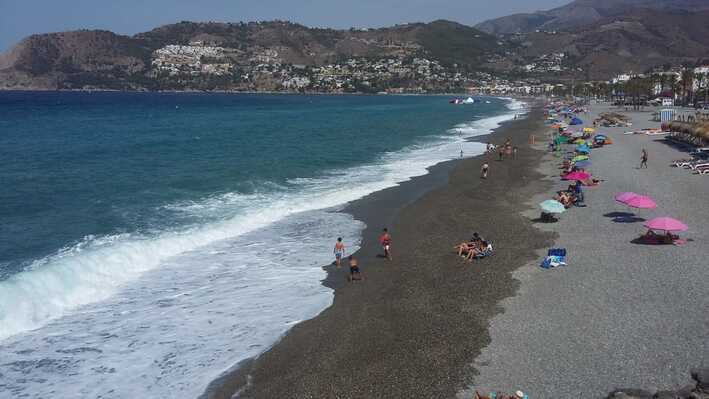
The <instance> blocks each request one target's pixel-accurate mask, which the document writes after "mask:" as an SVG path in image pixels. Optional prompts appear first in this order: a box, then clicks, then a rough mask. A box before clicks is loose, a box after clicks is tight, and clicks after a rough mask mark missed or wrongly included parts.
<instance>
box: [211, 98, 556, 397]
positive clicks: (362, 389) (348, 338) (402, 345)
mask: <svg viewBox="0 0 709 399" xmlns="http://www.w3.org/2000/svg"><path fill="white" fill-rule="evenodd" d="M541 121H542V118H541V108H540V104H539V103H538V102H535V103H534V106H533V107H532V108H531V111H530V113H529V114H528V116H527V117H526V118H520V119H518V120H514V121H508V122H504V123H503V124H502V125H501V126H500V127H498V128H497V129H495V131H494V132H493V133H492V134H491V135H489V136H480V137H475V138H474V141H480V142H486V141H490V142H493V143H496V144H502V143H503V142H504V141H506V140H508V139H509V140H511V141H512V144H513V145H515V146H517V147H519V149H520V150H519V154H518V156H517V159H512V158H511V157H509V158H506V159H505V160H504V161H502V162H500V161H497V160H496V159H497V154H485V155H481V156H477V157H474V158H470V159H464V160H459V161H449V162H445V163H442V164H439V165H436V166H434V167H432V168H430V173H429V174H427V175H425V176H422V177H419V178H415V179H413V180H412V181H410V182H406V183H403V184H401V185H400V186H398V187H394V188H390V189H387V190H383V191H381V192H377V193H374V194H372V195H369V196H367V197H365V198H363V199H361V200H358V201H355V202H354V203H353V204H351V205H350V206H349V207H348V209H346V211H347V212H350V213H352V214H353V215H354V216H355V218H356V219H358V220H362V221H364V222H365V223H366V225H367V228H366V229H365V231H364V232H363V242H362V247H361V249H360V251H358V252H357V253H356V254H355V255H356V256H357V258H358V259H359V260H360V265H361V267H362V269H363V272H364V273H365V275H366V281H364V282H361V283H357V284H347V283H346V282H345V281H346V278H345V274H346V271H345V270H344V269H345V268H343V270H337V269H335V268H334V267H333V266H327V267H326V270H327V271H328V278H327V279H326V281H324V284H326V285H327V286H329V287H332V288H334V289H335V298H334V301H333V304H332V305H331V306H330V307H329V308H327V309H326V310H324V311H323V312H322V313H321V314H320V315H318V316H317V317H315V318H314V319H311V320H308V321H305V322H302V323H300V324H298V325H296V326H295V327H294V328H293V329H291V330H290V331H289V332H288V333H287V334H286V335H285V336H284V337H283V338H282V339H281V341H280V342H278V343H276V344H275V345H274V346H273V347H272V348H271V349H270V350H268V351H267V352H265V353H264V354H262V355H261V356H259V357H258V358H256V359H251V360H248V361H245V362H242V363H241V364H239V365H238V366H237V368H236V370H235V371H233V372H231V373H227V374H226V375H225V376H223V377H222V378H220V379H218V380H217V381H215V382H214V383H213V384H212V385H211V386H210V387H209V388H208V390H207V392H206V393H205V397H207V398H228V397H231V396H232V395H233V394H234V393H237V392H238V393H239V397H243V398H266V397H269V398H270V397H293V398H300V397H454V396H455V394H456V392H458V391H459V390H460V389H463V388H464V387H465V386H467V384H469V383H471V381H472V377H473V375H474V370H473V369H472V366H471V364H470V362H471V361H472V359H474V358H475V357H476V356H477V354H479V353H480V350H481V349H482V348H483V347H485V346H486V345H487V344H488V343H489V340H490V338H489V335H488V331H487V325H488V320H489V319H490V318H491V317H493V316H494V315H495V314H497V313H498V312H499V311H500V308H499V305H498V303H499V301H500V300H502V299H504V298H506V297H509V296H512V295H514V292H515V291H516V289H517V288H518V283H517V281H515V280H514V279H512V277H511V272H512V271H513V270H515V269H516V268H518V267H520V266H522V265H524V264H525V263H526V262H527V261H529V260H531V259H535V258H536V256H537V251H538V250H540V249H541V248H544V247H546V246H548V245H550V244H551V242H552V240H553V237H554V235H553V234H548V233H542V232H540V231H538V230H537V229H536V228H535V227H534V226H533V224H532V222H531V221H530V220H529V219H527V218H525V217H523V216H522V215H521V214H520V213H519V211H520V209H524V208H526V207H528V206H529V204H526V202H527V199H528V198H529V197H530V196H533V195H535V194H538V193H540V192H542V191H544V190H546V189H548V183H546V182H543V181H542V180H541V178H542V177H543V176H541V175H540V174H538V173H537V172H534V170H535V169H536V165H537V164H538V162H539V161H540V159H541V154H542V151H540V150H537V149H534V148H532V147H531V146H529V145H528V139H529V135H530V134H535V135H536V136H537V137H541V135H542V133H543V125H542V123H541ZM483 163H489V164H490V172H489V177H488V179H480V174H479V170H480V167H481V165H482V164H483ZM471 171H472V172H471ZM384 226H389V227H390V231H391V232H392V235H393V246H392V248H393V254H394V260H393V261H391V262H389V261H387V260H384V259H382V258H380V257H378V254H379V252H381V250H380V248H379V244H378V242H377V239H376V236H377V234H379V233H380V231H381V228H382V227H384ZM473 232H480V234H481V235H483V236H485V237H487V238H488V239H490V240H491V241H493V242H494V244H495V250H496V253H495V255H494V256H492V257H490V258H488V259H483V260H482V261H477V262H475V263H473V264H469V263H466V262H464V261H462V260H461V259H460V258H458V257H457V256H455V254H454V253H452V251H451V250H450V248H451V247H452V246H453V245H455V244H457V243H458V242H460V241H461V240H465V239H466V238H467V237H469V236H470V235H471V234H472V233H473Z"/></svg>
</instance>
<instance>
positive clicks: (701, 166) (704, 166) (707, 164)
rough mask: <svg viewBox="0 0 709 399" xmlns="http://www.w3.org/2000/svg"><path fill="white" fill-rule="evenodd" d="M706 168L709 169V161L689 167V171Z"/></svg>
mask: <svg viewBox="0 0 709 399" xmlns="http://www.w3.org/2000/svg"><path fill="white" fill-rule="evenodd" d="M704 168H709V162H708V161H701V162H697V163H695V164H692V165H690V166H689V169H691V170H697V169H704Z"/></svg>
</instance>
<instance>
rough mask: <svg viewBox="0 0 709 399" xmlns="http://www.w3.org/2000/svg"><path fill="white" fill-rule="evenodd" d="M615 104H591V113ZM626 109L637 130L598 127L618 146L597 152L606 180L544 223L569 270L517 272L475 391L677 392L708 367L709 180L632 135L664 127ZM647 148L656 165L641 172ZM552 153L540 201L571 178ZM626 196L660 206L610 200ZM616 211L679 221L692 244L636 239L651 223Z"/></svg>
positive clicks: (669, 150)
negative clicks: (692, 372) (581, 202)
mask: <svg viewBox="0 0 709 399" xmlns="http://www.w3.org/2000/svg"><path fill="white" fill-rule="evenodd" d="M608 109H609V108H608V107H606V106H602V105H598V106H594V107H593V111H595V112H594V114H597V113H599V112H602V111H605V110H608ZM629 115H630V116H631V117H632V119H633V123H634V125H633V127H632V128H631V129H627V128H610V129H608V128H600V129H599V132H602V133H607V134H608V135H609V136H610V137H611V138H612V139H613V140H614V141H615V144H614V145H611V146H607V147H605V148H602V149H597V150H593V151H592V153H591V161H592V167H591V168H590V171H591V172H592V173H593V174H594V176H595V177H597V178H599V179H605V181H604V182H603V183H602V184H601V185H600V186H598V187H590V188H587V189H586V190H585V201H586V204H587V207H586V208H573V209H571V210H569V211H567V212H566V213H564V214H562V215H561V216H560V221H559V222H558V223H554V224H547V225H545V224H541V225H539V227H540V228H542V229H543V230H545V231H549V232H556V233H558V235H559V238H558V239H557V240H556V244H555V245H556V246H558V247H564V248H566V249H567V250H568V263H569V265H568V266H567V267H564V268H558V269H552V270H543V269H541V268H539V261H538V260H535V261H532V262H530V263H529V264H527V265H526V266H524V267H522V268H520V269H519V270H518V271H517V272H515V274H514V277H515V278H516V279H518V280H519V281H521V287H520V289H519V290H518V292H517V294H516V296H514V297H512V298H509V299H507V300H505V301H503V306H504V313H501V314H499V315H498V316H496V317H495V318H494V319H493V320H492V323H491V325H490V331H491V336H492V343H491V345H490V346H488V347H487V348H486V349H485V350H483V352H482V354H481V355H480V356H479V357H478V359H477V360H476V362H475V364H474V367H475V368H476V369H477V370H478V371H479V373H480V374H479V375H478V376H477V377H476V378H475V386H481V387H494V388H501V389H507V390H513V389H514V390H516V389H522V390H524V391H525V392H527V393H528V394H529V395H530V398H552V397H554V398H600V397H604V396H605V395H607V394H608V392H610V391H612V390H613V389H615V388H622V387H632V388H642V389H647V390H651V391H652V390H658V389H678V388H680V387H682V386H684V385H687V384H690V383H691V380H690V378H689V369H690V368H692V367H699V366H702V364H703V365H704V366H706V365H709V351H708V345H709V258H708V257H707V255H708V254H709V251H708V250H707V240H708V239H709V209H708V208H707V207H708V206H709V179H708V178H707V176H698V175H693V174H691V173H690V172H689V171H687V170H684V169H678V168H673V167H670V166H669V164H670V162H671V161H672V160H673V159H680V158H684V157H686V153H685V152H683V151H682V150H681V149H679V148H677V147H675V146H672V145H668V144H667V142H666V141H665V140H663V139H662V137H661V136H660V137H658V136H646V135H624V134H623V132H625V131H626V130H637V129H641V128H645V127H659V123H655V122H650V121H649V119H650V118H651V114H650V112H634V113H629ZM592 117H593V116H592ZM583 119H584V120H585V122H587V125H588V124H590V122H591V121H592V118H588V117H583ZM643 148H646V149H647V150H648V152H649V167H648V169H642V170H640V169H637V168H638V166H639V164H640V153H641V150H642V149H643ZM545 158H546V160H545V162H544V163H542V165H541V168H540V171H541V173H543V174H545V175H547V176H549V181H551V182H553V184H554V189H553V190H550V191H549V192H548V193H546V194H545V195H542V196H537V197H535V198H533V201H532V202H534V203H536V202H540V201H541V200H543V199H547V198H550V197H551V195H552V194H553V191H556V190H560V189H563V188H565V187H566V185H568V183H564V182H561V181H560V180H559V178H558V173H559V170H558V169H557V168H556V165H557V164H558V162H559V159H557V158H554V157H552V156H549V155H547V156H546V157H545ZM621 191H634V192H638V193H641V194H646V195H649V196H651V197H652V198H654V199H655V200H656V202H657V204H658V208H657V209H654V210H629V209H628V208H627V207H625V206H622V205H621V204H618V203H616V202H615V201H614V200H613V196H614V194H615V193H617V192H621ZM618 212H631V213H635V215H636V216H637V217H638V218H641V219H650V218H652V217H656V216H671V217H674V218H677V219H680V220H682V221H684V222H685V223H686V224H688V225H689V228H690V229H689V231H687V232H685V233H680V235H681V236H682V237H683V238H688V239H691V240H693V241H691V242H689V243H687V244H686V245H684V246H681V247H679V246H646V245H638V244H633V243H631V240H633V239H634V238H637V237H638V236H640V235H641V234H642V233H644V231H645V230H646V229H645V228H643V226H642V223H643V222H642V221H641V220H637V221H634V222H631V223H622V222H621V220H618V219H615V218H614V216H615V215H616V214H617V213H618ZM527 216H528V217H530V218H532V217H538V213H537V212H529V213H528V214H527ZM540 255H541V254H540ZM540 258H541V256H540ZM470 392H471V391H465V392H462V393H461V394H460V397H468V395H469V394H470Z"/></svg>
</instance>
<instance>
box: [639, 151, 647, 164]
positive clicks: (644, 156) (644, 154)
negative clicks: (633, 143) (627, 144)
mask: <svg viewBox="0 0 709 399" xmlns="http://www.w3.org/2000/svg"><path fill="white" fill-rule="evenodd" d="M643 168H645V169H647V150H646V149H644V148H643V152H642V155H641V156H640V169H643Z"/></svg>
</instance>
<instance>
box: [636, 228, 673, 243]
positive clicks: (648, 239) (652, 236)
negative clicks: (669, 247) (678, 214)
mask: <svg viewBox="0 0 709 399" xmlns="http://www.w3.org/2000/svg"><path fill="white" fill-rule="evenodd" d="M640 239H642V241H643V242H645V243H647V244H658V245H659V244H673V243H674V242H675V240H678V239H679V236H677V235H674V234H672V233H671V232H669V231H668V232H667V233H666V234H657V233H655V231H654V230H651V229H648V231H647V233H645V234H644V235H643V236H641V237H640Z"/></svg>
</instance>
